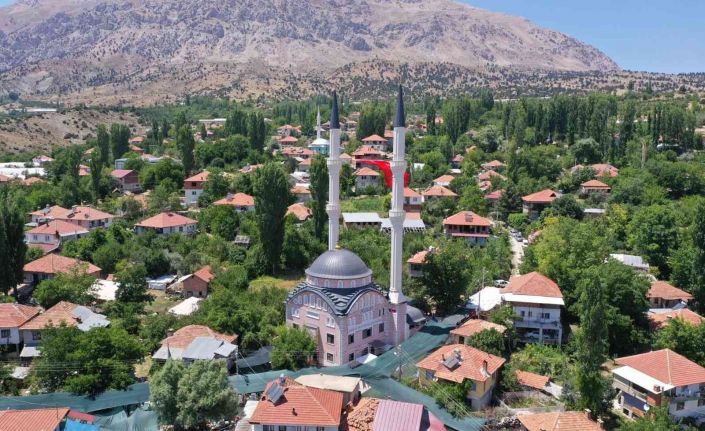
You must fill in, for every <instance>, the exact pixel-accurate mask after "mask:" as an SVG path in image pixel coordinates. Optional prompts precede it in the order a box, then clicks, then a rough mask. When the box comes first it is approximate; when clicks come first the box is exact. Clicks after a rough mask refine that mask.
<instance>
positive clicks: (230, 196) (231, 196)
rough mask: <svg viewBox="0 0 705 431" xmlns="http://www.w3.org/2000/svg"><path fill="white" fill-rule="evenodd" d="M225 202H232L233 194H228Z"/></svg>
mask: <svg viewBox="0 0 705 431" xmlns="http://www.w3.org/2000/svg"><path fill="white" fill-rule="evenodd" d="M225 198H226V199H227V200H229V201H231V200H233V194H232V193H230V192H228V195H227V196H226V197H225Z"/></svg>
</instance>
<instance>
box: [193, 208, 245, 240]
mask: <svg viewBox="0 0 705 431" xmlns="http://www.w3.org/2000/svg"><path fill="white" fill-rule="evenodd" d="M198 225H199V226H200V228H201V229H205V231H206V232H208V233H211V234H213V235H218V236H219V237H221V238H223V239H225V240H227V241H232V240H234V239H235V235H237V229H238V226H239V218H238V215H237V211H236V210H235V207H233V206H231V205H211V206H209V207H207V208H203V209H202V210H201V212H200V213H199V215H198Z"/></svg>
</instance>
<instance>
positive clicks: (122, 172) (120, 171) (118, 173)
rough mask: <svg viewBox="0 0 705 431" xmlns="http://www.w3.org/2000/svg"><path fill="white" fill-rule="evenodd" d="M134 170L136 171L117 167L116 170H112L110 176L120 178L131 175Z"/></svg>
mask: <svg viewBox="0 0 705 431" xmlns="http://www.w3.org/2000/svg"><path fill="white" fill-rule="evenodd" d="M133 172H135V171H133V170H132V169H115V170H114V171H112V172H111V173H110V176H111V177H113V178H117V179H120V178H125V177H126V176H128V175H130V174H131V173H133Z"/></svg>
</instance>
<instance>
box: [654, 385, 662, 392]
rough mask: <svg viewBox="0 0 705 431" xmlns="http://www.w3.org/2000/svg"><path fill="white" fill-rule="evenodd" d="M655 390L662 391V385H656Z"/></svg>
mask: <svg viewBox="0 0 705 431" xmlns="http://www.w3.org/2000/svg"><path fill="white" fill-rule="evenodd" d="M654 392H656V393H658V392H661V385H654Z"/></svg>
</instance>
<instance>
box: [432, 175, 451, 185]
mask: <svg viewBox="0 0 705 431" xmlns="http://www.w3.org/2000/svg"><path fill="white" fill-rule="evenodd" d="M454 179H455V177H454V176H453V175H448V174H446V175H441V176H440V177H438V178H436V179H435V180H433V185H434V186H440V187H450V183H451V182H453V180H454Z"/></svg>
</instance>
